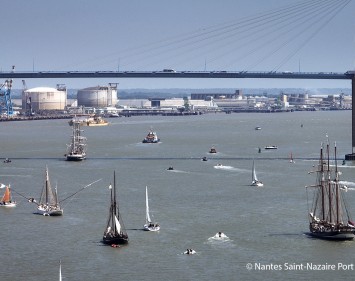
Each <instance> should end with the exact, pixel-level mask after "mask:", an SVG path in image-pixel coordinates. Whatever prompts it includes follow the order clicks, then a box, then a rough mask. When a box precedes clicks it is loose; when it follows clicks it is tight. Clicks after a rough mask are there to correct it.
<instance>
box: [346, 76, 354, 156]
mask: <svg viewBox="0 0 355 281" xmlns="http://www.w3.org/2000/svg"><path fill="white" fill-rule="evenodd" d="M351 94H352V98H351V99H352V101H351V104H352V109H351V111H352V118H351V122H352V126H351V129H352V142H351V145H352V151H351V154H346V155H345V160H352V161H355V153H354V148H355V77H353V78H352V79H351Z"/></svg>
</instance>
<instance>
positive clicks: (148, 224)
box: [143, 186, 160, 231]
mask: <svg viewBox="0 0 355 281" xmlns="http://www.w3.org/2000/svg"><path fill="white" fill-rule="evenodd" d="M143 229H144V230H146V231H158V230H160V225H159V224H157V223H154V222H152V220H151V219H150V215H149V204H148V187H147V186H146V187H145V225H144V226H143Z"/></svg>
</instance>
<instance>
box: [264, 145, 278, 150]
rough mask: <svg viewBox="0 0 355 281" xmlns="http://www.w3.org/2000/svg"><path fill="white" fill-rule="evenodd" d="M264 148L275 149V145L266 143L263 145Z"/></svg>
mask: <svg viewBox="0 0 355 281" xmlns="http://www.w3.org/2000/svg"><path fill="white" fill-rule="evenodd" d="M265 149H277V146H276V145H267V146H265Z"/></svg>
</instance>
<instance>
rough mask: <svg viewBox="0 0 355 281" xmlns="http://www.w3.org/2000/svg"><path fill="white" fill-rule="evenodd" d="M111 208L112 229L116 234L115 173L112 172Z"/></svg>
mask: <svg viewBox="0 0 355 281" xmlns="http://www.w3.org/2000/svg"><path fill="white" fill-rule="evenodd" d="M111 201H112V202H111V208H112V226H113V227H114V232H115V234H117V227H116V221H115V217H117V210H116V171H114V172H113V190H112V189H111Z"/></svg>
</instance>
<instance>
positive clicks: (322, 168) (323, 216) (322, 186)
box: [320, 143, 325, 220]
mask: <svg viewBox="0 0 355 281" xmlns="http://www.w3.org/2000/svg"><path fill="white" fill-rule="evenodd" d="M320 164H321V171H320V173H321V179H320V181H321V182H320V188H321V194H322V220H324V218H325V210H324V163H323V143H322V144H321V148H320Z"/></svg>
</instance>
